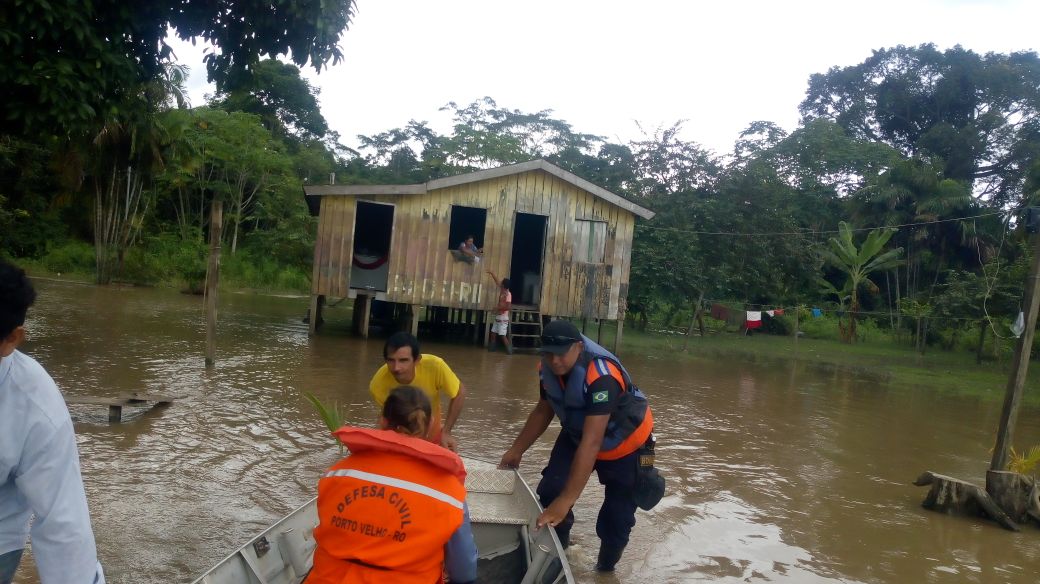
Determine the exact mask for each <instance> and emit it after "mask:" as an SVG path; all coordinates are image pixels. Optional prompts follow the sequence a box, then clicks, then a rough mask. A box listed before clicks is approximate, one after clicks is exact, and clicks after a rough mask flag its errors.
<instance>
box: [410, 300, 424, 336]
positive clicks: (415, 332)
mask: <svg viewBox="0 0 1040 584" xmlns="http://www.w3.org/2000/svg"><path fill="white" fill-rule="evenodd" d="M420 311H422V306H419V305H418V304H413V305H411V306H410V307H409V308H408V313H409V316H410V318H409V322H408V332H410V333H412V336H413V337H416V338H418V337H419V312H420Z"/></svg>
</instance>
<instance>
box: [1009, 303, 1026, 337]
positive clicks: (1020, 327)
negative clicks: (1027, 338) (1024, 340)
mask: <svg viewBox="0 0 1040 584" xmlns="http://www.w3.org/2000/svg"><path fill="white" fill-rule="evenodd" d="M1024 316H1025V315H1023V314H1022V311H1021V310H1019V311H1018V318H1016V319H1015V323H1014V324H1012V325H1011V332H1012V333H1013V334H1014V335H1015V338H1016V339H1017V338H1019V337H1021V336H1022V333H1024V332H1025V331H1026V320H1025V318H1024Z"/></svg>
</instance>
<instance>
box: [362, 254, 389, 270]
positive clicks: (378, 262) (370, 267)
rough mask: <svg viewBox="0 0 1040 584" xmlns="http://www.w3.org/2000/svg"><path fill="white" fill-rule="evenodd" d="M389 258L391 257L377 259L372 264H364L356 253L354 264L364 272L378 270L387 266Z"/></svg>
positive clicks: (385, 256)
mask: <svg viewBox="0 0 1040 584" xmlns="http://www.w3.org/2000/svg"><path fill="white" fill-rule="evenodd" d="M367 257H373V256H367ZM388 258H389V256H387V255H384V256H382V257H377V258H376V259H375V260H373V261H371V262H363V261H361V260H360V259H358V254H356V253H355V254H354V260H353V264H354V265H355V266H357V267H359V268H361V269H362V270H375V269H376V268H379V267H380V266H382V265H383V264H385V263H386V260H387V259H388Z"/></svg>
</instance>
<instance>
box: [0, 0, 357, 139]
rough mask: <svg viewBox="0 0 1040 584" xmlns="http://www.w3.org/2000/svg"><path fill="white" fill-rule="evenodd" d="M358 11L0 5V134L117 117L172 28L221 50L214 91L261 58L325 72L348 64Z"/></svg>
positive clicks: (193, 0) (344, 2)
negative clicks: (0, 61)
mask: <svg viewBox="0 0 1040 584" xmlns="http://www.w3.org/2000/svg"><path fill="white" fill-rule="evenodd" d="M353 12H354V1H353V0H320V1H319V0H305V1H299V2H275V3H271V2H263V1H261V0H245V1H240V2H234V3H232V4H228V3H223V2H207V1H204V0H151V1H148V2H124V1H121V0H93V1H92V2H80V1H77V0H10V1H7V2H0V52H2V53H3V54H4V56H5V57H6V59H5V65H4V67H0V86H2V87H4V88H5V93H4V116H3V121H2V122H0V134H10V133H14V134H23V133H24V134H25V135H29V134H31V133H33V132H38V131H42V132H44V133H48V132H56V133H59V134H66V133H67V134H73V135H85V134H87V133H89V132H92V131H93V130H94V129H95V128H96V127H97V121H98V120H102V119H105V118H108V117H110V116H113V115H118V114H119V113H120V110H121V108H122V107H123V106H122V103H123V102H124V101H125V99H124V98H125V96H126V93H127V92H128V91H129V92H133V91H134V90H135V88H136V87H138V86H139V85H140V84H141V83H143V82H147V81H149V80H151V79H154V78H155V77H157V76H158V75H159V70H160V69H161V68H162V66H163V64H164V63H165V62H166V61H167V60H168V59H169V57H170V53H171V51H170V47H169V46H167V45H166V43H165V42H164V39H165V38H166V35H167V34H168V30H169V29H170V28H173V29H175V32H176V34H177V36H179V37H180V38H181V39H184V40H189V39H195V38H199V39H202V40H204V41H207V42H209V43H211V44H213V45H214V46H215V47H216V48H217V49H216V50H214V51H211V52H209V53H208V54H207V55H206V67H207V70H208V72H209V76H210V79H211V80H213V81H215V82H216V83H217V86H218V88H223V87H224V86H225V85H228V84H230V85H232V86H234V85H236V83H235V82H236V81H237V80H238V79H239V78H240V77H241V76H243V74H244V72H246V71H248V70H249V69H250V68H251V67H253V66H254V65H255V64H256V63H257V61H258V60H259V57H260V55H270V56H278V55H287V56H290V57H291V58H292V60H293V61H294V62H295V63H296V64H297V65H300V66H303V65H305V64H307V63H308V62H309V63H310V64H311V65H312V66H314V67H315V69H317V70H319V71H320V70H321V67H322V66H323V65H324V64H326V63H327V62H329V61H332V62H338V61H339V60H340V59H341V58H342V56H343V55H342V52H341V51H340V48H339V40H340V35H341V34H342V32H343V31H344V30H345V29H346V27H347V25H348V24H349V22H350V19H351V18H352V17H353Z"/></svg>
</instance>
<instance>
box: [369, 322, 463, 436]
mask: <svg viewBox="0 0 1040 584" xmlns="http://www.w3.org/2000/svg"><path fill="white" fill-rule="evenodd" d="M383 358H384V359H385V360H386V364H384V365H383V366H382V367H380V368H379V370H378V371H376V374H375V375H373V376H372V381H370V382H369V384H368V391H369V393H371V394H372V399H374V400H375V402H376V403H377V404H378V405H379V407H380V411H382V407H383V403H384V402H386V398H387V396H389V395H390V392H391V391H392V390H393V389H394V388H395V387H398V386H400V385H411V386H414V387H418V388H419V389H421V390H423V393H425V394H426V395H427V397H429V398H430V404H431V405H432V406H433V416H432V418H433V419H432V420H431V421H430V428H429V432H428V433H427V436H426V438H427V440H429V441H430V442H433V443H435V444H440V445H441V446H444V447H445V448H449V449H451V450H456V451H457V450H458V442H457V441H456V440H455V437H454V436H452V435H451V429H452V428H454V427H455V422H456V421H457V420H458V419H459V414H461V413H462V402H463V401H464V400H465V398H466V388H465V387H464V386H463V385H462V382H460V381H459V378H458V377H457V376H456V375H455V372H454V371H452V370H451V367H448V364H447V363H445V362H444V359H441V358H440V357H438V356H436V355H429V354H426V355H423V354H422V353H420V352H419V340H418V339H416V338H415V337H414V336H413V335H412V334H410V333H406V332H399V333H394V334H392V335H390V338H389V339H387V341H386V344H385V345H383ZM442 394H443V395H444V396H446V397H447V398H448V399H449V400H450V401H449V402H448V417H447V419H446V420H445V421H444V427H443V429H442V427H441V399H440V396H441V395H442Z"/></svg>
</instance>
